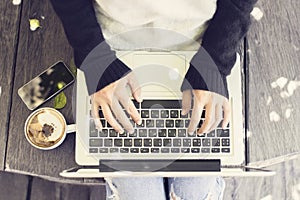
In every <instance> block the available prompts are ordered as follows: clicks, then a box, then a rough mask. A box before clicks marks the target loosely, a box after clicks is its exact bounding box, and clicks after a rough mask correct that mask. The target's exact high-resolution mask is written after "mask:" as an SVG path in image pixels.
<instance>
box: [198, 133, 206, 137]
mask: <svg viewBox="0 0 300 200" xmlns="http://www.w3.org/2000/svg"><path fill="white" fill-rule="evenodd" d="M205 136H206V134H205V133H201V134H199V133H198V134H197V137H205Z"/></svg>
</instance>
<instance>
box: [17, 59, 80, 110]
mask: <svg viewBox="0 0 300 200" xmlns="http://www.w3.org/2000/svg"><path fill="white" fill-rule="evenodd" d="M74 80H75V78H74V76H73V74H72V72H71V71H70V70H69V68H68V67H67V66H66V65H65V63H63V62H62V61H58V62H57V63H55V64H53V65H52V66H51V67H49V68H48V69H46V70H45V71H44V72H42V73H41V74H40V75H38V76H37V77H35V78H33V79H32V80H31V81H29V82H28V83H26V84H25V85H24V86H22V87H21V88H19V90H18V95H19V96H20V97H21V99H22V101H23V102H24V103H25V104H26V106H27V108H28V109H29V110H34V109H35V108H37V107H39V106H40V105H42V104H43V103H45V102H46V101H48V100H49V99H51V98H52V97H54V96H55V95H56V94H58V93H59V92H61V91H62V90H64V89H65V88H66V87H68V86H69V85H70V84H72V83H73V82H74Z"/></svg>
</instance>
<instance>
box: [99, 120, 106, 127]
mask: <svg viewBox="0 0 300 200" xmlns="http://www.w3.org/2000/svg"><path fill="white" fill-rule="evenodd" d="M100 122H101V124H102V127H106V121H105V119H101V120H100Z"/></svg>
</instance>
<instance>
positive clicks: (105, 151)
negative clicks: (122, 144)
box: [99, 148, 108, 153]
mask: <svg viewBox="0 0 300 200" xmlns="http://www.w3.org/2000/svg"><path fill="white" fill-rule="evenodd" d="M99 153H108V148H100V149H99Z"/></svg>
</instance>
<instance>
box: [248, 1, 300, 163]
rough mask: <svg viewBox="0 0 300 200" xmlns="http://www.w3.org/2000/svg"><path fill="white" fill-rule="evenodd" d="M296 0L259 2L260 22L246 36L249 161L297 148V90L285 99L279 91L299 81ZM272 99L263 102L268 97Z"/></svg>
mask: <svg viewBox="0 0 300 200" xmlns="http://www.w3.org/2000/svg"><path fill="white" fill-rule="evenodd" d="M299 6H300V2H299V1H292V0H288V1H285V3H284V4H282V2H281V1H279V0H276V1H272V2H268V1H259V3H258V7H259V8H261V10H262V12H263V13H264V17H263V18H262V20H261V21H259V22H255V23H254V24H253V26H252V27H251V31H250V33H249V35H248V39H249V51H250V52H251V53H250V97H249V98H250V111H251V112H250V116H249V117H250V120H249V122H250V131H251V132H252V133H253V137H252V138H251V141H250V149H252V151H251V155H252V156H251V157H252V158H251V160H252V161H255V160H264V159H266V158H272V157H275V156H278V155H284V154H286V153H291V152H295V151H299V150H300V140H299V137H298V133H299V131H300V125H299V118H300V113H299V112H297V111H296V110H297V109H298V108H299V106H300V102H299V98H300V91H299V89H297V90H295V92H294V94H293V95H292V96H290V97H288V98H282V97H281V96H280V92H284V91H287V85H288V84H289V83H290V81H291V80H295V79H296V80H300V68H299V65H300V60H299V56H300V51H299V48H300V40H299V30H300V29H299V28H300V27H299V20H300V13H299V12H298V10H297V9H296V8H297V7H299ZM280 77H286V78H287V79H288V83H287V84H286V86H285V87H284V88H283V89H280V88H279V87H277V88H274V89H273V88H272V87H271V83H272V82H274V81H275V80H277V79H278V78H280ZM269 97H271V98H272V101H271V102H270V104H269V105H267V100H268V98H269ZM288 108H291V109H293V111H292V113H291V116H290V118H288V119H287V118H286V117H285V112H286V110H287V109H288ZM272 111H274V112H276V113H278V115H279V116H280V120H279V121H278V122H272V121H270V119H269V114H270V113H271V112H272Z"/></svg>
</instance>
